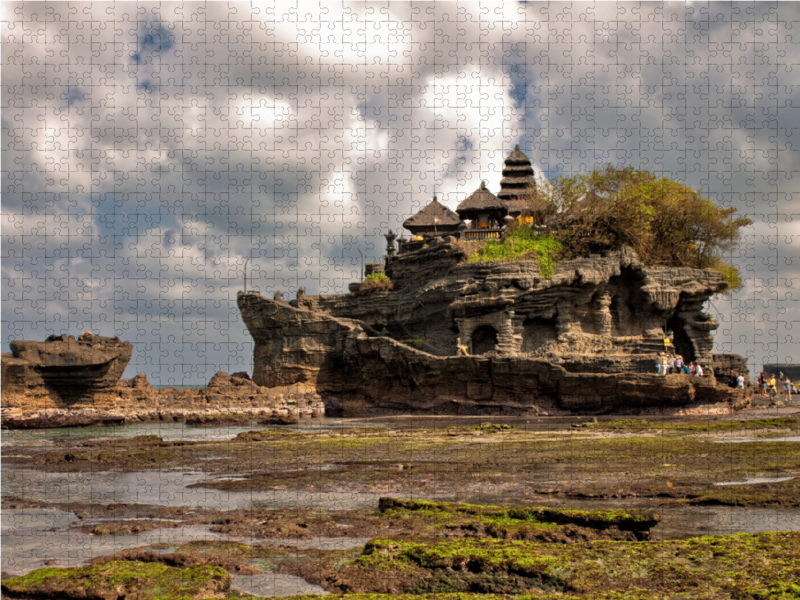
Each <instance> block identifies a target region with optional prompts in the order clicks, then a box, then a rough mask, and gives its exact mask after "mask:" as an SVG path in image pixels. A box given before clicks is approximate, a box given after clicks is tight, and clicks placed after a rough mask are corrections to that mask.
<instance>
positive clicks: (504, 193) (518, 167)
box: [497, 145, 536, 213]
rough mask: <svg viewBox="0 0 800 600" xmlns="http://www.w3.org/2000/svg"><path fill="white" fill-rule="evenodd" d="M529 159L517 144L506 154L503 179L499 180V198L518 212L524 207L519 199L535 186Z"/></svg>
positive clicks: (510, 208)
mask: <svg viewBox="0 0 800 600" xmlns="http://www.w3.org/2000/svg"><path fill="white" fill-rule="evenodd" d="M535 186H536V182H535V181H534V179H533V165H532V164H531V160H530V159H529V158H528V157H527V156H525V154H524V153H523V152H521V151H520V149H519V145H517V146H516V147H515V148H514V151H513V152H512V153H511V154H509V155H508V158H507V159H506V161H505V163H504V165H503V179H502V180H500V192H499V193H498V194H497V196H498V197H499V198H501V199H502V200H504V201H506V202H508V203H509V211H510V212H513V213H519V212H520V211H521V210H523V208H524V207H525V203H524V202H521V201H520V200H521V199H522V198H523V197H524V196H525V195H526V194H527V193H528V189H529V188H531V187H535Z"/></svg>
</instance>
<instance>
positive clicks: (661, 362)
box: [658, 352, 667, 375]
mask: <svg viewBox="0 0 800 600" xmlns="http://www.w3.org/2000/svg"><path fill="white" fill-rule="evenodd" d="M658 362H659V365H660V366H661V369H660V370H659V374H660V375H666V374H667V355H666V354H664V353H663V352H662V353H661V357H660V358H659V359H658Z"/></svg>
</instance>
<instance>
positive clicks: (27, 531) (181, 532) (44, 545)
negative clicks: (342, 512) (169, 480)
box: [0, 508, 369, 595]
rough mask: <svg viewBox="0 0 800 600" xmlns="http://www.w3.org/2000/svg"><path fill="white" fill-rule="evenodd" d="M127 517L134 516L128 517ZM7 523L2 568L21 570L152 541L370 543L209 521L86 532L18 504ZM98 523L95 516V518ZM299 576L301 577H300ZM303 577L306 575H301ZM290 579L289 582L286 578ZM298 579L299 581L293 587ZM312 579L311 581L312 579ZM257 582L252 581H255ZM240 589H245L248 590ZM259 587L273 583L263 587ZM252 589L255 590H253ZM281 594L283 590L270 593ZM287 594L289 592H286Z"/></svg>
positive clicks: (68, 517) (69, 518)
mask: <svg viewBox="0 0 800 600" xmlns="http://www.w3.org/2000/svg"><path fill="white" fill-rule="evenodd" d="M126 520H131V519H127V518H126ZM0 522H1V523H2V528H1V530H0V531H1V533H0V541H1V543H2V548H3V552H2V558H1V559H0V563H2V565H1V566H2V570H3V571H7V572H9V573H12V574H15V575H21V574H24V573H27V572H29V571H32V570H34V569H39V568H41V567H43V566H45V561H56V562H55V564H54V566H58V567H78V566H81V565H83V564H85V563H86V562H87V561H89V560H91V559H93V558H96V557H98V556H105V555H107V554H111V553H113V552H120V551H122V550H127V549H129V548H138V547H140V546H148V545H150V544H169V546H170V547H169V548H168V549H166V550H163V551H162V552H164V553H169V552H174V551H175V548H176V547H177V546H180V545H182V544H187V543H189V542H193V541H197V540H211V541H230V542H239V543H243V544H261V545H269V546H275V545H286V546H296V547H298V548H303V549H305V548H319V549H323V550H347V549H350V548H358V547H360V546H363V545H364V544H366V543H367V540H368V539H369V538H356V537H336V538H326V537H318V538H314V539H309V540H301V539H291V538H287V539H279V540H257V539H253V538H249V537H242V536H231V535H226V534H222V533H215V532H213V531H211V530H210V529H209V526H208V525H187V526H185V527H177V528H157V529H153V530H151V531H145V532H142V533H138V534H129V535H92V534H87V533H83V532H82V531H81V530H80V529H78V528H77V527H75V525H78V524H83V523H82V522H81V521H80V519H78V517H77V516H76V515H75V514H74V513H69V512H64V511H62V510H58V509H52V508H15V509H3V510H2V511H0ZM92 522H93V523H94V522H96V521H92ZM281 577H283V576H278V580H269V578H265V579H263V580H256V581H255V582H249V581H247V580H245V583H246V584H247V585H248V586H251V584H252V585H257V586H267V585H272V586H273V587H272V588H269V589H276V590H280V589H283V588H282V587H280V586H278V587H275V586H277V585H278V583H281V582H282V584H283V583H286V584H287V585H289V584H291V585H289V588H287V589H299V588H297V587H296V583H297V582H293V580H286V581H282V580H280V578H281ZM295 579H299V578H295ZM300 581H302V582H303V583H305V581H304V580H302V579H300ZM287 582H288V583H287ZM292 585H294V586H295V587H291V586H292ZM307 585H308V584H307ZM251 587H252V586H251ZM237 589H240V591H249V590H250V587H248V590H245V589H241V588H237ZM259 589H268V588H266V587H260V588H259ZM251 593H256V592H252V591H251ZM295 593H298V594H299V593H309V594H310V593H321V592H295ZM270 595H278V594H270ZM282 595H288V594H282Z"/></svg>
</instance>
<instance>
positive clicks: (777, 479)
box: [714, 477, 794, 485]
mask: <svg viewBox="0 0 800 600" xmlns="http://www.w3.org/2000/svg"><path fill="white" fill-rule="evenodd" d="M790 479H794V477H751V478H750V479H745V480H744V481H721V482H719V483H715V484H714V485H751V484H753V483H778V482H780V481H789V480H790Z"/></svg>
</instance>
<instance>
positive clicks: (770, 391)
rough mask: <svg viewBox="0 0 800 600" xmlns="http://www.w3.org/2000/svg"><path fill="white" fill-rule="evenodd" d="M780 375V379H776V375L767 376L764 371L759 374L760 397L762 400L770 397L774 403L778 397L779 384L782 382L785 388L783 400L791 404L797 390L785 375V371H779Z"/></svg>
mask: <svg viewBox="0 0 800 600" xmlns="http://www.w3.org/2000/svg"><path fill="white" fill-rule="evenodd" d="M779 373H780V375H779V376H778V378H776V377H775V373H770V374H769V375H767V372H766V371H764V370H762V371H761V373H759V374H758V389H759V396H761V397H762V398H767V397H769V398H771V399H772V400H773V401H774V400H775V398H776V397H777V395H778V382H779V381H780V383H781V385H782V387H783V399H784V400H785V401H786V402H791V401H792V394H796V393H797V388H796V387H795V385H794V383H792V380H791V379H789V376H788V375H784V374H783V371H779Z"/></svg>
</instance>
